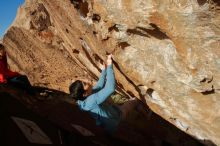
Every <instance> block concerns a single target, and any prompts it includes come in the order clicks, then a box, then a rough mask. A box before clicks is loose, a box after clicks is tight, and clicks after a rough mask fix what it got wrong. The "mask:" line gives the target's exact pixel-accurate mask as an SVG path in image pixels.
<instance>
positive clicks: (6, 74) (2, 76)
mask: <svg viewBox="0 0 220 146" xmlns="http://www.w3.org/2000/svg"><path fill="white" fill-rule="evenodd" d="M19 75H20V74H19V73H17V72H13V71H10V70H9V69H8V64H7V57H6V55H4V57H3V58H2V59H0V83H6V82H7V79H9V78H13V77H16V76H19Z"/></svg>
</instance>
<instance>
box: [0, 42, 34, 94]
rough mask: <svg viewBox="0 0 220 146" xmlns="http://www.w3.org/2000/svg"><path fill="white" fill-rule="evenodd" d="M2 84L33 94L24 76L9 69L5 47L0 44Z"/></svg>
mask: <svg viewBox="0 0 220 146" xmlns="http://www.w3.org/2000/svg"><path fill="white" fill-rule="evenodd" d="M4 83H8V84H10V85H12V86H15V87H18V88H21V89H24V90H26V91H27V92H28V93H29V94H32V95H33V94H35V91H34V89H33V87H32V86H31V84H30V82H29V80H28V78H27V76H26V75H21V74H19V73H17V72H13V71H11V70H10V69H9V67H8V63H7V55H6V52H5V47H4V45H3V44H0V84H4Z"/></svg>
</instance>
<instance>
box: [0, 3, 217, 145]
mask: <svg viewBox="0 0 220 146" xmlns="http://www.w3.org/2000/svg"><path fill="white" fill-rule="evenodd" d="M219 26H220V2H219V1H218V0H181V1H179V0H167V1H164V0H136V1H132V0H117V1H115V0H108V1H103V0H97V1H96V0H90V1H86V0H78V1H76V0H72V1H71V0H62V1H61V0H53V1H52V0H26V3H25V4H24V5H23V6H22V7H20V8H19V10H18V14H17V17H16V19H15V21H14V23H13V24H12V26H11V27H10V28H9V30H8V31H7V33H6V35H5V36H4V39H3V42H4V44H5V45H6V47H7V52H8V56H9V63H10V66H11V68H12V69H14V70H17V71H20V72H23V73H25V74H27V75H28V77H29V78H30V80H31V82H32V84H33V85H36V86H46V87H49V88H54V89H59V90H62V91H66V92H67V91H68V85H69V83H70V82H71V81H72V80H75V79H76V78H78V77H85V78H92V79H97V77H98V75H99V72H100V69H99V67H98V62H101V61H103V60H105V57H106V53H113V55H114V64H115V66H114V69H115V75H116V79H117V83H118V88H117V90H118V92H120V93H122V94H126V95H128V96H137V97H138V98H140V99H141V100H142V101H143V102H146V103H147V104H148V106H149V107H150V108H151V109H152V110H153V111H154V112H156V113H157V114H159V115H161V116H162V117H163V118H165V119H166V120H168V121H169V122H171V123H172V124H174V125H176V126H177V127H178V128H180V129H181V130H183V131H185V132H186V133H188V134H190V135H193V136H194V137H196V138H197V139H199V140H201V141H204V143H206V142H207V141H208V140H210V141H212V142H214V143H216V144H218V145H219V144H220V50H219V49H220V48H219V47H220V27H219Z"/></svg>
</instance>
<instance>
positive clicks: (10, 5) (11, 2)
mask: <svg viewBox="0 0 220 146" xmlns="http://www.w3.org/2000/svg"><path fill="white" fill-rule="evenodd" d="M23 3H24V0H0V39H1V38H2V37H3V35H4V33H5V31H6V30H7V28H8V27H9V26H10V25H11V23H12V22H13V20H14V19H15V17H16V13H17V9H18V7H19V6H20V5H22V4H23Z"/></svg>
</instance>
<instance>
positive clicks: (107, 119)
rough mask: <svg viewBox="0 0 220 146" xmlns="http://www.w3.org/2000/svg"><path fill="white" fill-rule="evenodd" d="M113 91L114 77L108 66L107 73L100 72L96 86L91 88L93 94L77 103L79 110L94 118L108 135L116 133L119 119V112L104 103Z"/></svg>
mask: <svg viewBox="0 0 220 146" xmlns="http://www.w3.org/2000/svg"><path fill="white" fill-rule="evenodd" d="M105 77H106V81H105ZM114 91H115V77H114V72H113V67H112V65H108V67H107V71H106V70H103V71H102V73H101V76H100V78H99V80H98V82H97V84H96V85H95V86H94V87H93V94H91V95H90V96H88V97H87V98H86V99H85V100H83V101H81V100H78V101H77V104H78V105H79V107H80V109H81V110H84V111H88V112H89V113H90V114H91V115H92V117H93V118H95V120H96V124H97V125H100V126H103V127H104V128H105V130H107V132H109V133H113V132H115V131H116V129H117V126H118V124H119V122H120V119H121V111H120V110H119V109H118V108H117V107H116V106H114V105H110V104H108V103H106V102H105V101H106V99H107V98H108V97H110V96H111V94H112V93H114Z"/></svg>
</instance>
